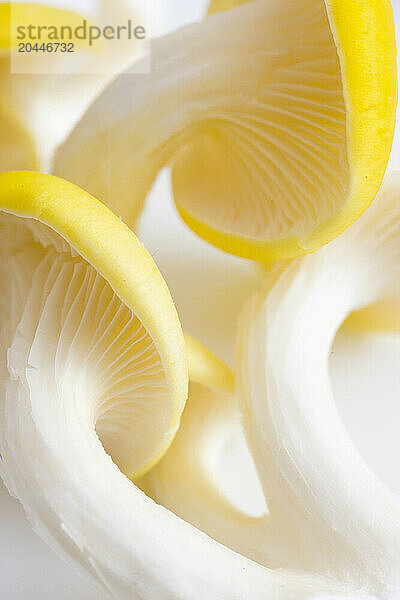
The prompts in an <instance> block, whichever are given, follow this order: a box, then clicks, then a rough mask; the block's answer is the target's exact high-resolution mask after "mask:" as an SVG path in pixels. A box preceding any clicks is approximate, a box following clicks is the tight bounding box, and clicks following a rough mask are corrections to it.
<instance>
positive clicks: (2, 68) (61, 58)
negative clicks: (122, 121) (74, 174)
mask: <svg viewBox="0 0 400 600" xmlns="http://www.w3.org/2000/svg"><path fill="white" fill-rule="evenodd" d="M92 8H93V14H94V16H93V18H90V16H89V17H88V15H84V14H82V15H81V14H79V13H77V12H74V11H70V10H64V9H62V8H57V7H54V6H50V5H46V4H45V3H43V4H38V3H29V2H13V3H10V2H0V103H1V104H3V105H4V106H5V108H6V110H7V111H12V112H13V113H14V114H15V115H16V118H17V120H18V121H20V122H21V125H22V126H23V128H24V129H25V130H26V131H27V133H28V134H29V136H30V137H31V141H30V145H31V146H32V144H34V146H35V148H36V150H35V151H36V155H37V158H36V160H35V161H34V162H33V161H32V160H30V159H31V157H30V156H27V157H26V158H25V160H24V162H23V164H21V161H20V158H21V153H20V154H19V156H18V160H16V161H15V162H11V158H12V156H13V153H14V151H13V150H12V151H11V153H10V156H9V157H8V159H7V160H6V161H5V162H0V171H7V170H10V169H14V170H15V169H29V170H31V169H34V168H37V167H38V166H39V168H41V169H42V170H49V167H50V164H51V160H52V157H53V153H54V151H55V148H56V147H57V146H58V145H59V144H60V143H61V142H62V141H63V140H64V139H65V137H66V136H67V135H68V133H69V132H70V131H71V129H72V128H73V126H74V124H75V123H76V122H77V121H78V120H79V117H80V116H81V115H82V114H83V113H84V111H85V110H86V108H87V107H88V106H89V105H90V102H91V101H92V100H93V99H94V98H95V97H96V95H97V94H98V93H99V91H100V90H101V89H102V88H103V87H104V85H105V84H106V83H107V82H108V81H109V80H110V79H111V78H112V77H113V75H114V73H116V72H118V71H119V70H121V69H122V68H123V67H124V66H126V65H127V64H129V62H130V61H132V60H133V59H134V58H135V57H136V56H137V54H138V50H139V43H135V42H134V41H132V40H129V43H128V42H127V41H124V40H122V41H121V43H119V44H118V47H117V48H114V47H113V48H112V51H110V47H109V45H107V44H106V43H104V41H103V42H102V41H101V40H99V41H98V42H97V43H96V45H93V46H91V47H88V42H87V40H80V39H79V38H77V37H75V36H73V38H74V39H73V43H74V50H75V52H74V54H70V55H69V57H67V58H66V55H65V54H63V53H62V52H57V53H55V52H54V53H47V52H46V53H39V54H37V57H36V58H35V59H34V60H35V61H36V62H35V63H34V64H35V65H38V64H39V66H40V69H44V70H45V71H46V69H47V68H48V69H49V71H48V73H47V72H44V73H43V72H35V71H34V72H32V73H31V72H28V73H24V72H23V73H21V72H18V69H15V67H16V65H18V67H21V65H22V64H23V61H24V57H26V56H28V54H16V52H17V48H16V45H17V43H18V41H19V40H17V39H16V32H15V31H14V28H13V29H12V30H11V27H10V26H11V23H13V24H15V25H18V26H21V27H26V26H27V25H33V26H34V27H35V28H36V29H35V31H37V28H38V27H39V26H46V27H49V26H53V27H54V26H55V27H57V28H60V26H67V27H70V28H71V29H72V31H74V28H75V27H77V26H80V25H82V22H83V20H84V19H86V20H87V22H88V24H89V25H90V24H91V23H97V22H98V23H103V22H104V23H114V21H115V20H116V19H118V20H119V21H121V23H123V22H125V20H127V19H128V18H132V14H134V15H138V14H141V11H143V3H142V0H137V1H135V0H114V1H113V3H110V2H109V0H95V2H93V3H92ZM40 36H41V37H40V43H39V45H41V44H42V43H46V42H48V41H50V42H51V41H54V40H52V39H50V38H49V34H48V33H47V32H46V31H41V33H40ZM25 42H30V40H28V39H26V40H25ZM34 44H35V42H34V41H32V45H34ZM13 52H14V53H15V54H14V56H13V55H12V53H13ZM32 56H33V54H32V53H30V55H29V60H32ZM16 57H18V60H17V59H16ZM71 57H76V59H75V58H74V62H73V66H71V64H72V63H71V61H72V58H71ZM13 58H14V59H15V62H13V60H12V59H13ZM78 58H79V63H78V60H77V59H78ZM99 65H101V67H100V68H99ZM44 67H45V68H44ZM70 68H71V69H72V70H73V69H75V70H76V72H72V73H71V72H69V69H70ZM65 70H67V72H64V71H65ZM3 133H4V135H2V137H1V140H0V144H1V146H2V147H4V151H2V156H1V157H0V160H2V158H3V155H6V154H7V148H8V147H10V148H11V149H12V148H13V146H14V145H18V143H19V138H18V137H16V135H15V131H14V129H13V127H12V126H11V125H10V129H4V130H3V129H2V134H3Z"/></svg>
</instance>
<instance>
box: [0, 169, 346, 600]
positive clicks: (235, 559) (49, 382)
mask: <svg viewBox="0 0 400 600" xmlns="http://www.w3.org/2000/svg"><path fill="white" fill-rule="evenodd" d="M0 208H1V211H0V229H1V245H0V271H1V278H0V281H1V284H0V285H1V287H2V294H1V300H2V310H1V315H2V317H1V318H2V327H1V332H0V333H1V337H0V345H1V346H0V347H1V356H2V358H1V361H0V376H1V386H2V396H1V399H0V455H1V460H0V475H1V477H2V478H3V480H4V482H5V484H6V485H7V487H8V489H9V491H10V493H11V494H12V495H14V496H16V497H17V498H18V499H19V500H20V501H21V503H22V504H23V506H24V509H25V511H26V513H27V515H28V517H29V519H30V521H31V522H32V523H33V525H34V527H35V530H36V531H37V532H38V533H39V534H40V535H41V537H42V538H43V539H44V540H45V541H46V542H47V543H48V544H49V545H50V546H51V547H52V548H54V549H55V550H56V551H57V552H58V554H61V555H62V556H64V558H66V559H68V560H69V561H73V563H74V564H76V565H77V566H78V567H79V568H80V569H81V570H82V571H84V572H86V573H88V574H90V575H91V577H92V579H93V581H94V582H95V584H96V585H97V586H98V588H99V589H100V590H102V592H105V593H108V594H109V596H110V597H113V598H119V599H120V600H128V599H130V598H138V599H139V598H140V599H141V600H169V599H170V598H172V597H176V598H181V599H182V600H193V599H197V598H198V599H199V600H200V599H203V598H204V590H207V594H208V596H209V597H210V598H216V599H217V598H221V597H224V598H226V599H227V600H238V599H239V598H243V599H244V598H248V597H249V596H248V591H249V590H251V597H252V600H264V599H265V595H266V594H267V595H268V596H270V597H273V598H277V599H281V600H300V599H308V598H310V599H311V598H313V597H315V595H316V594H320V595H321V594H322V595H324V594H325V597H327V598H329V597H332V599H333V598H335V594H336V592H337V591H338V586H337V585H336V583H335V582H332V581H330V580H329V579H326V578H320V577H314V575H313V574H312V573H305V572H302V573H300V572H299V573H293V572H290V571H287V572H285V571H274V570H273V569H271V568H266V567H264V566H261V565H260V564H257V563H256V562H255V561H253V560H250V559H249V558H246V557H244V556H241V555H239V554H238V553H237V552H234V551H232V550H231V549H230V548H228V547H225V546H223V545H222V544H220V543H217V542H216V541H215V540H213V539H212V538H210V537H209V536H207V535H205V534H204V533H202V532H200V531H199V530H198V529H197V528H196V527H194V526H193V525H192V524H190V523H185V522H184V521H182V519H180V518H178V517H177V516H176V515H174V514H173V513H172V512H170V511H168V510H166V509H165V508H164V507H161V506H158V505H157V504H156V503H155V502H154V501H153V500H151V499H150V498H148V497H147V496H146V495H145V494H144V493H143V492H142V491H141V490H140V489H138V487H137V486H135V485H134V484H133V483H132V481H131V480H130V478H137V477H139V476H140V474H141V473H142V474H143V473H144V471H145V470H148V469H149V468H150V467H151V466H152V465H153V464H154V463H155V462H157V461H158V460H159V459H160V458H161V457H162V455H163V454H164V453H165V451H166V450H167V448H168V446H169V445H170V443H171V441H172V438H173V436H174V434H175V433H176V430H177V427H178V425H179V419H180V415H181V412H182V409H183V407H184V404H185V400H186V394H187V373H188V371H187V359H186V349H185V342H184V338H183V335H182V331H181V328H180V324H179V321H178V317H177V314H176V311H175V308H174V305H173V302H172V300H171V297H170V294H169V292H168V289H167V287H166V285H165V283H164V281H163V279H162V277H161V275H160V273H159V271H158V270H157V268H156V266H155V264H154V262H153V260H152V259H151V257H150V256H149V255H148V253H147V252H146V250H145V249H144V247H143V246H142V245H141V244H140V242H139V241H138V240H137V239H136V237H135V235H134V234H133V233H132V232H131V231H130V230H129V228H128V227H126V226H125V225H124V224H123V223H122V222H121V221H120V220H119V219H118V218H117V217H116V216H115V215H113V214H112V213H111V212H110V211H109V209H107V208H106V207H105V206H104V205H102V204H101V203H99V202H98V201H96V200H95V199H94V198H93V197H91V196H89V195H88V194H87V193H85V192H83V191H82V190H81V189H79V188H77V187H76V186H74V185H73V184H71V183H68V182H66V181H63V180H60V179H58V178H55V177H51V176H46V175H41V174H38V173H29V172H14V173H3V174H0ZM189 343H190V342H189ZM189 360H190V362H191V368H192V370H193V372H194V377H195V378H196V377H198V378H201V379H204V380H205V381H207V382H209V383H211V382H213V384H214V385H216V384H217V383H219V384H220V385H221V386H222V387H223V388H224V389H227V390H230V389H231V387H232V376H231V374H230V372H229V370H228V369H226V367H224V366H223V365H222V364H221V363H218V362H217V364H216V368H215V370H213V369H211V368H210V365H209V361H210V360H211V358H210V355H207V353H206V352H203V351H202V350H201V347H200V346H199V345H198V344H197V345H196V343H193V344H192V345H191V348H190V351H189ZM112 459H113V460H112ZM127 475H128V476H129V478H128V477H127ZM183 561H184V563H183ZM183 565H184V567H183ZM339 590H340V592H343V597H345V595H344V594H345V592H349V591H350V590H349V589H343V588H342V586H339ZM348 597H349V598H350V597H351V596H349V595H348Z"/></svg>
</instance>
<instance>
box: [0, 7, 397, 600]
mask: <svg viewBox="0 0 400 600" xmlns="http://www.w3.org/2000/svg"><path fill="white" fill-rule="evenodd" d="M159 4H160V10H161V13H160V14H161V17H162V18H160V28H161V30H162V31H164V32H165V31H168V30H171V29H174V28H175V27H177V26H178V25H182V24H184V23H186V22H189V21H191V20H197V19H200V18H201V16H202V15H203V14H204V11H205V6H206V4H207V2H206V0H190V1H188V0H163V1H160V2H159ZM165 7H167V8H165ZM398 8H399V4H398V2H397V0H396V5H395V9H396V24H398V25H399V29H400V11H398ZM399 138H400V136H397V138H396V142H395V146H394V148H395V150H394V154H393V161H392V164H393V165H394V166H395V165H396V164H399V163H398V157H400V139H399ZM140 237H141V238H142V240H143V241H144V242H145V244H146V246H147V247H148V249H149V250H150V252H151V253H152V254H153V256H154V258H155V260H156V262H157V264H158V266H159V268H160V269H161V271H162V273H163V274H164V276H165V278H166V280H167V283H168V285H169V287H170V290H171V293H172V295H173V297H174V299H175V301H176V304H177V307H178V311H179V314H180V317H181V320H182V323H183V326H184V329H186V330H187V331H189V332H190V333H192V334H194V335H196V336H197V337H198V338H199V339H201V340H202V341H204V342H205V343H206V344H207V345H208V346H210V347H211V348H212V349H213V350H214V351H216V352H217V353H218V354H220V355H221V356H222V357H223V358H225V360H227V361H228V362H229V363H230V364H232V363H233V357H234V332H235V321H236V319H237V315H238V313H239V312H240V310H241V308H242V306H243V304H244V303H245V300H246V298H247V297H248V295H249V294H250V293H251V291H252V290H254V289H256V288H257V285H258V284H259V282H260V274H259V272H258V270H257V268H256V267H254V266H252V265H249V264H248V263H247V262H246V261H242V260H240V259H237V258H234V257H229V256H227V255H225V254H224V253H222V252H220V251H218V250H216V249H214V248H212V247H210V246H209V245H207V244H206V243H204V242H202V241H201V240H199V239H198V238H196V237H195V236H194V235H193V234H192V233H191V232H190V231H188V230H187V229H186V227H185V226H184V225H183V224H182V223H181V222H180V221H179V219H178V217H177V215H176V213H175V210H174V208H173V204H172V200H171V194H170V190H169V178H168V174H167V173H162V174H161V175H160V177H159V179H158V181H157V183H156V185H155V187H154V190H153V192H152V194H151V197H150V198H149V202H148V204H147V208H146V212H145V215H144V217H143V219H142V223H141V226H140ZM399 364H400V337H399V334H396V333H393V334H363V335H361V334H359V335H352V337H348V334H347V336H346V335H344V334H343V333H342V334H340V335H339V338H338V340H337V342H336V344H335V346H334V348H333V353H332V359H331V366H332V380H333V386H334V390H335V394H336V399H337V404H338V407H339V410H340V412H341V414H342V417H343V420H344V422H345V425H346V426H347V428H348V430H349V432H350V434H351V435H352V437H353V439H354V441H355V443H356V444H357V445H358V447H359V449H360V451H361V452H362V454H363V455H364V457H365V459H366V461H367V462H368V463H369V465H370V466H371V468H372V469H373V470H374V471H375V472H376V473H377V474H378V475H379V476H380V477H381V478H382V479H383V481H385V483H386V484H387V485H388V486H390V487H391V488H392V489H394V490H395V491H396V492H397V493H399V494H400V467H399V464H398V462H399V461H398V457H399V450H400V441H399V438H400V436H399V434H400V407H399V402H400V369H399ZM236 485H238V488H243V487H245V486H243V485H242V484H240V483H239V482H238V481H236ZM234 486H235V481H234V482H233V483H232V481H231V487H234ZM0 531H1V535H0V599H1V600H50V599H51V600H55V599H56V600H101V598H102V596H101V595H100V594H99V593H98V592H97V590H95V589H94V588H93V587H92V585H91V583H90V581H87V580H85V579H82V578H81V577H80V576H79V575H78V574H76V573H75V572H74V571H73V570H71V569H70V567H68V566H66V565H64V563H62V562H61V561H60V560H59V559H58V558H57V557H56V556H55V555H53V553H52V552H51V551H50V550H48V549H47V547H46V546H45V545H44V544H43V543H42V542H41V540H40V539H39V538H38V537H37V536H36V535H35V534H34V533H33V532H32V531H31V529H30V526H29V524H28V523H27V521H26V519H25V516H24V514H23V511H22V509H21V507H20V506H19V504H18V502H17V501H16V500H14V499H12V498H10V497H9V495H8V493H7V491H6V490H5V489H4V487H3V486H2V484H0Z"/></svg>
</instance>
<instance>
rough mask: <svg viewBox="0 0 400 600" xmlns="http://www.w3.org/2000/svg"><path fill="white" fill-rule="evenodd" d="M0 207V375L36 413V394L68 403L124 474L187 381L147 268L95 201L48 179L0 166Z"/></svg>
mask: <svg viewBox="0 0 400 600" xmlns="http://www.w3.org/2000/svg"><path fill="white" fill-rule="evenodd" d="M0 208H1V213H0V226H1V248H0V259H1V273H2V283H1V286H2V307H3V308H2V323H3V326H2V331H3V337H2V341H1V343H2V352H3V364H2V367H1V368H2V372H3V384H5V385H7V383H6V382H7V381H10V382H17V381H19V382H20V383H21V384H22V385H23V386H25V387H24V390H25V392H24V393H27V398H28V400H29V401H30V402H31V403H32V404H33V405H34V404H35V403H36V402H43V410H45V408H44V405H45V404H46V401H45V400H44V399H47V400H48V401H49V402H50V401H53V402H60V403H61V404H63V403H66V404H68V403H69V404H70V406H69V408H67V407H66V408H65V410H66V411H68V410H75V408H77V409H78V410H79V411H81V413H82V415H83V416H82V418H85V419H88V420H89V421H88V423H87V424H88V425H89V424H91V427H92V429H93V434H94V432H95V430H96V431H97V433H98V435H99V437H100V439H101V441H102V443H103V445H104V447H105V449H106V450H107V451H108V452H109V454H110V455H111V456H112V457H113V459H114V461H115V462H116V463H117V464H118V465H119V466H120V468H121V469H122V470H123V471H124V472H125V473H126V474H128V475H130V476H134V475H137V474H138V473H140V472H142V471H145V470H146V469H147V468H149V467H150V466H151V465H152V464H153V463H154V462H156V461H157V460H158V458H159V457H160V456H161V455H162V454H163V453H164V452H165V450H166V448H167V447H168V445H169V444H170V442H171V440H172V438H173V436H174V434H175V432H176V430H177V428H178V425H179V419H180V414H181V412H182V410H183V407H184V404H185V399H186V390H187V366H186V353H185V350H184V341H183V335H182V332H181V327H180V324H179V320H178V317H177V314H176V311H175V308H174V305H173V302H172V299H171V297H170V294H169V292H168V289H167V286H166V284H165V282H164V280H163V279H162V277H161V275H160V273H159V271H158V270H157V267H156V266H155V264H154V262H153V260H152V259H151V257H150V255H149V254H148V253H147V251H146V250H145V248H144V247H143V245H142V244H141V243H140V242H139V241H138V240H137V239H136V237H135V235H134V234H133V233H132V232H131V231H130V230H129V229H128V228H127V227H126V226H125V225H123V223H122V222H121V221H120V220H119V219H118V218H117V217H115V216H114V215H113V214H112V213H111V212H110V211H109V210H108V209H107V208H106V207H105V206H104V205H102V204H101V203H100V202H98V201H97V200H95V199H94V198H92V197H91V196H89V195H88V194H86V193H85V192H83V191H82V190H80V189H79V188H77V187H76V186H74V185H72V184H69V183H67V182H65V181H63V180H60V179H58V178H55V177H52V176H45V175H41V174H34V173H30V172H11V173H4V174H0ZM132 256H133V257H134V260H133V261H132ZM4 352H7V358H6V357H5V356H4ZM9 385H10V386H11V387H12V386H13V385H14V383H10V384H9ZM15 385H16V384H15ZM74 407H75V408H74ZM40 410H42V408H40ZM47 410H49V412H51V411H50V409H49V408H47ZM92 442H93V443H95V439H94V438H93V440H92ZM128 455H130V458H129V460H128V459H126V457H127V456H128ZM3 458H4V460H5V461H6V460H7V451H5V453H4V454H3Z"/></svg>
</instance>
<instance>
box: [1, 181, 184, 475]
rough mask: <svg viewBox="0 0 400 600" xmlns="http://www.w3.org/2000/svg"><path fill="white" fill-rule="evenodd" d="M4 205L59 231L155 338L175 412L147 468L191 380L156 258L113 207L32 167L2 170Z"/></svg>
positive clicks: (174, 418) (175, 421)
mask: <svg viewBox="0 0 400 600" xmlns="http://www.w3.org/2000/svg"><path fill="white" fill-rule="evenodd" d="M0 210H1V211H4V212H6V213H10V214H12V215H16V216H18V217H26V218H31V219H35V220H37V221H39V222H40V223H43V224H44V225H47V226H48V227H49V228H51V229H52V230H54V231H55V232H57V233H58V234H59V235H60V236H61V237H62V238H64V240H66V241H67V242H68V243H69V244H70V245H71V247H72V248H73V249H75V250H76V251H77V252H78V254H79V255H80V256H81V257H82V258H83V259H84V260H86V261H87V262H88V263H89V264H91V265H93V266H94V267H95V269H96V271H97V272H98V273H99V274H100V275H101V276H102V277H103V278H104V279H105V280H106V281H107V282H108V283H109V285H110V286H111V288H112V290H113V291H114V292H115V294H116V295H117V296H118V297H119V298H120V299H121V300H122V302H123V303H124V304H125V305H126V306H127V307H128V308H130V309H131V310H132V312H133V313H134V314H135V315H136V316H137V318H138V319H139V320H140V321H141V323H142V324H143V326H144V327H145V329H146V330H147V332H148V333H149V335H150V336H151V338H152V339H153V341H154V343H155V345H156V348H157V351H158V353H159V355H160V358H161V361H162V365H163V369H164V372H165V377H166V381H167V383H168V390H169V401H170V412H169V421H168V423H167V427H166V434H165V441H164V443H163V445H162V447H159V448H157V451H156V453H155V454H153V455H152V456H151V459H150V460H149V462H148V463H147V464H146V467H145V469H143V472H144V471H146V470H147V469H150V468H151V467H152V466H153V465H154V464H155V463H156V462H157V461H158V460H159V459H160V458H161V456H162V455H163V454H164V453H165V452H166V450H167V448H168V447H169V445H170V443H171V441H172V439H173V436H174V434H175V432H176V430H177V428H178V426H179V420H180V416H181V413H182V411H183V408H184V406H185V402H186V398H187V385H188V383H187V379H188V375H187V358H186V348H185V342H184V337H183V333H182V330H181V326H180V323H179V319H178V316H177V313H176V310H175V307H174V304H173V301H172V299H171V296H170V293H169V290H168V288H167V286H166V284H165V282H164V280H163V278H162V276H161V274H160V272H159V271H158V269H157V267H156V265H155V263H154V262H153V259H152V258H151V256H150V254H149V253H148V252H147V250H146V249H145V248H144V246H143V244H142V243H141V242H140V241H139V240H138V239H137V238H136V236H135V235H134V234H133V233H132V231H131V230H130V229H129V228H128V227H127V226H126V225H124V224H123V223H122V222H121V220H120V219H118V218H117V217H116V216H115V215H114V214H113V213H112V212H111V211H110V210H109V209H108V208H106V207H105V206H104V205H103V204H101V203H100V202H99V201H97V200H96V199H95V198H93V197H92V196H90V195H89V194H87V193H86V192H84V191H83V190H81V189H80V188H79V187H77V186H75V185H73V184H71V183H69V182H67V181H64V180H62V179H59V178H57V177H54V176H50V175H43V174H41V173H34V172H29V171H19V172H8V173H2V174H0ZM140 474H142V472H139V473H136V474H135V476H138V475H140Z"/></svg>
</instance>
